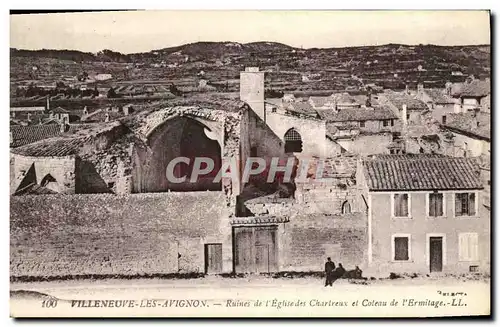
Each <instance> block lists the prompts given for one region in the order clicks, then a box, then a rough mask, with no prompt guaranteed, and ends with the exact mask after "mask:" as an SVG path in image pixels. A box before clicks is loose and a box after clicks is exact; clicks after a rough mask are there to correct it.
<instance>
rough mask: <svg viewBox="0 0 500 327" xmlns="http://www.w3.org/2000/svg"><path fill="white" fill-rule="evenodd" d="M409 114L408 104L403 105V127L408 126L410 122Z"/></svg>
mask: <svg viewBox="0 0 500 327" xmlns="http://www.w3.org/2000/svg"><path fill="white" fill-rule="evenodd" d="M407 112H408V107H407V106H406V104H403V110H402V111H401V116H402V117H401V119H402V120H403V125H407V124H408V120H407V119H406V115H407Z"/></svg>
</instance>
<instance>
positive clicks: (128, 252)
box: [10, 192, 232, 276]
mask: <svg viewBox="0 0 500 327" xmlns="http://www.w3.org/2000/svg"><path fill="white" fill-rule="evenodd" d="M10 209H11V215H10V228H11V231H10V235H11V237H10V270H11V276H65V275H86V274H97V275H106V274H118V275H136V274H153V273H177V272H184V273H185V272H203V271H204V244H205V243H222V245H223V270H224V271H225V272H230V271H231V269H232V262H231V258H232V253H231V229H230V226H229V220H228V219H229V218H228V216H229V213H228V209H227V203H226V199H225V195H224V194H223V193H222V192H192V193H186V192H183V193H162V194H131V195H127V196H116V195H111V194H78V195H39V196H23V197H11V199H10ZM178 253H179V254H180V255H181V257H180V258H178V256H177V254H178Z"/></svg>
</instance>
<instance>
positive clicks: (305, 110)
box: [285, 102, 318, 117]
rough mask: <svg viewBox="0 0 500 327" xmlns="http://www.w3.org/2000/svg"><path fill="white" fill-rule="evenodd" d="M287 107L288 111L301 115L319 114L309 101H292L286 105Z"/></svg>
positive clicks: (314, 115) (313, 115)
mask: <svg viewBox="0 0 500 327" xmlns="http://www.w3.org/2000/svg"><path fill="white" fill-rule="evenodd" d="M285 109H286V110H287V111H290V112H293V113H297V114H301V115H306V116H311V117H317V116H318V113H317V112H316V110H314V108H313V107H312V106H311V105H310V104H309V103H308V102H290V103H288V104H286V105H285Z"/></svg>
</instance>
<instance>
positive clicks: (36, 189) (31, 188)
mask: <svg viewBox="0 0 500 327" xmlns="http://www.w3.org/2000/svg"><path fill="white" fill-rule="evenodd" d="M29 194H31V195H39V194H57V192H56V191H53V190H51V189H48V188H46V187H43V186H40V185H38V184H35V183H32V184H30V185H28V186H26V187H24V188H23V189H21V190H18V191H17V192H16V193H14V195H29Z"/></svg>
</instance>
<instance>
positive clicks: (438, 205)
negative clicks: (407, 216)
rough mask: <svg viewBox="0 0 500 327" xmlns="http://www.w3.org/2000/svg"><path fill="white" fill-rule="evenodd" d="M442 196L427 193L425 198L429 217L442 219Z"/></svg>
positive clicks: (440, 194) (443, 210) (441, 194)
mask: <svg viewBox="0 0 500 327" xmlns="http://www.w3.org/2000/svg"><path fill="white" fill-rule="evenodd" d="M444 204H445V202H444V194H443V193H437V192H434V193H429V194H428V196H427V215H428V216H429V217H442V216H444V212H445V209H444Z"/></svg>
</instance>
